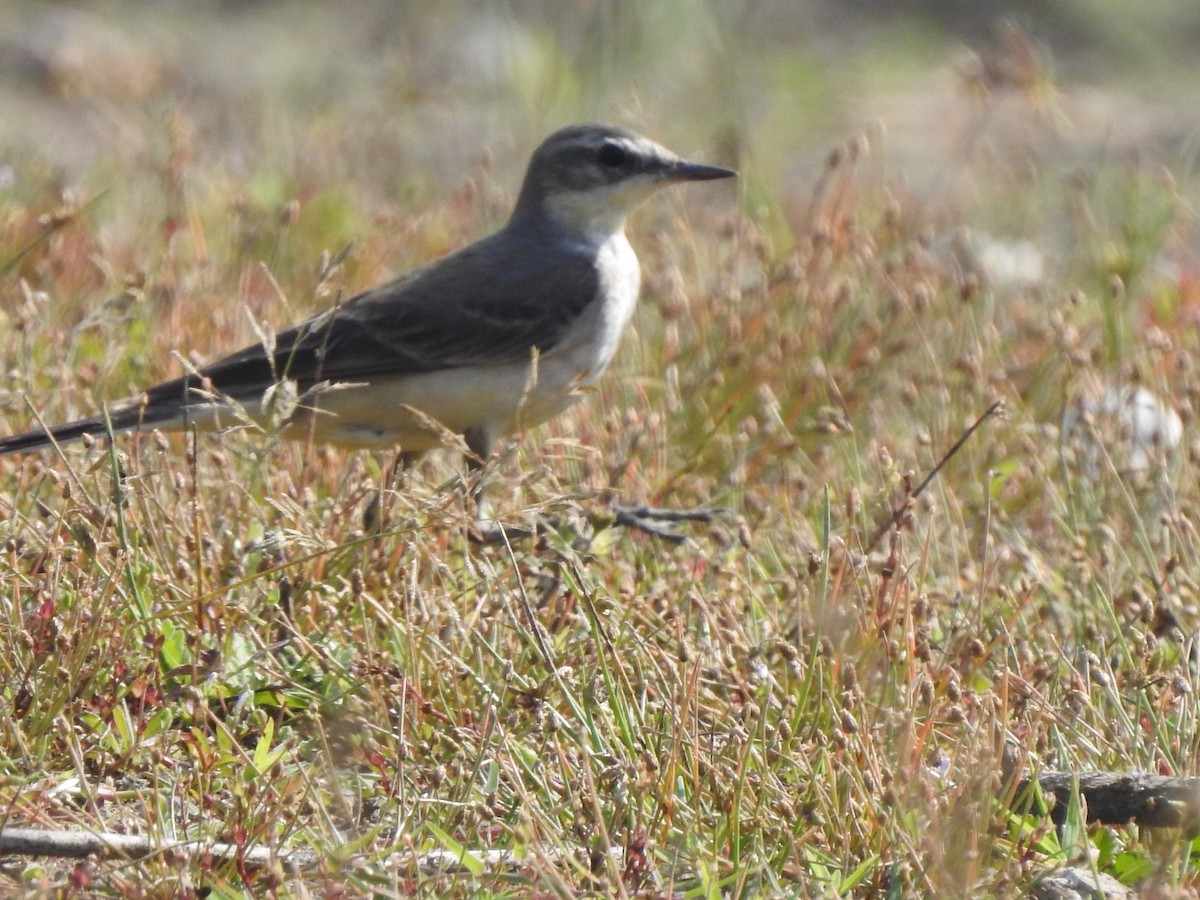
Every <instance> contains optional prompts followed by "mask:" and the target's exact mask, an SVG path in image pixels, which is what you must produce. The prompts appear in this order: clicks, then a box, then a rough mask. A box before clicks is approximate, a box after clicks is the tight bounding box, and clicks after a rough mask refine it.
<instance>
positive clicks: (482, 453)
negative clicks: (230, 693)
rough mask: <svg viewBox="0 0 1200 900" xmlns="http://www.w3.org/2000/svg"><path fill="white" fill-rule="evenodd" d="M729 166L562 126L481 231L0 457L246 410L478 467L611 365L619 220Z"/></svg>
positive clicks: (195, 423)
mask: <svg viewBox="0 0 1200 900" xmlns="http://www.w3.org/2000/svg"><path fill="white" fill-rule="evenodd" d="M736 174H737V173H736V172H735V171H734V170H732V169H728V168H725V167H722V166H715V165H707V164H702V163H697V162H689V161H687V160H685V159H682V158H681V157H679V156H677V155H676V154H674V153H672V152H671V151H669V150H667V149H666V148H665V147H663V146H661V145H660V144H658V143H655V142H654V141H652V140H650V139H649V138H646V137H643V136H641V135H639V134H637V133H635V132H633V131H630V130H627V129H624V128H620V127H616V126H611V125H604V124H594V123H589V124H578V125H571V126H567V127H564V128H561V129H560V130H557V131H555V132H554V133H553V134H551V135H550V136H549V137H547V138H546V139H545V140H544V141H543V142H542V143H541V144H540V145H539V146H538V147H537V149H536V150H535V151H534V152H533V155H532V157H531V159H530V162H529V165H528V168H527V169H526V172H525V177H524V180H523V182H522V184H521V188H520V191H519V193H518V195H517V200H516V204H515V207H514V209H513V212H512V215H511V217H510V218H509V219H508V221H507V223H506V224H505V225H504V226H503V227H501V228H500V229H499V230H498V231H496V232H494V233H493V234H491V235H489V236H487V237H484V238H482V239H480V240H478V241H476V242H475V243H472V244H469V245H467V246H465V247H462V248H461V249H458V250H456V251H454V252H451V253H449V254H448V255H446V256H443V257H441V258H440V259H436V260H434V261H432V262H429V263H426V264H425V265H423V266H420V267H418V268H416V269H414V270H412V271H410V272H408V273H407V274H404V275H401V276H400V277H398V278H396V279H395V280H393V281H390V282H387V283H385V284H382V285H380V286H378V287H374V288H372V289H369V290H366V291H364V292H363V293H360V294H358V295H357V296H354V297H352V298H350V299H348V300H345V301H344V302H340V303H337V304H336V305H334V306H332V307H331V308H329V309H326V310H325V311H323V312H320V313H319V314H317V315H315V316H313V317H312V318H310V319H308V320H307V321H304V322H302V323H301V324H299V325H296V326H294V327H292V328H289V329H287V330H285V331H282V332H280V333H279V334H277V335H276V336H275V338H274V340H273V341H264V342H260V343H259V344H255V345H252V346H249V347H246V348H245V349H243V350H240V351H238V352H236V353H233V354H231V355H228V356H225V357H224V358H220V359H218V360H216V361H215V362H212V363H210V364H208V365H205V366H201V367H199V368H197V369H193V370H192V371H190V372H188V373H187V374H184V375H182V376H181V377H178V378H175V379H173V380H170V381H166V382H163V383H162V384H157V385H154V386H153V387H149V388H147V389H145V390H144V391H142V392H141V394H140V395H139V396H136V397H134V398H132V399H130V400H127V401H125V402H122V403H120V404H118V405H116V406H114V407H112V408H110V409H107V410H106V411H105V412H103V413H102V414H99V415H94V416H91V417H88V418H83V419H79V420H76V421H72V422H67V423H65V424H61V425H54V426H52V427H49V428H46V429H35V430H32V431H27V432H24V433H21V434H14V435H12V436H10V437H4V438H0V455H7V454H13V453H25V452H30V451H35V450H39V449H43V448H46V447H50V446H57V445H62V444H67V443H70V442H73V441H78V440H81V439H83V438H84V436H85V435H92V436H96V437H102V436H105V435H109V434H112V435H115V434H118V433H120V432H126V431H138V430H151V429H159V430H162V431H190V430H192V429H195V430H199V431H215V430H221V429H223V428H227V427H229V426H230V425H235V424H238V423H243V422H244V421H245V419H246V418H247V417H248V418H249V419H251V420H253V421H255V422H256V423H258V424H267V423H273V425H274V426H276V427H278V428H279V431H280V434H281V435H282V436H283V437H284V438H295V439H302V440H309V439H311V440H312V441H314V442H316V443H327V444H331V445H335V446H342V447H348V448H360V449H363V448H365V449H373V450H383V449H397V450H399V451H400V453H401V455H402V458H403V459H404V460H406V461H408V460H411V459H413V458H415V457H417V456H419V455H421V454H423V453H424V452H426V451H429V450H432V449H435V448H437V447H441V446H445V445H446V444H447V439H448V437H451V436H454V435H457V436H460V437H461V439H462V440H463V441H464V442H465V447H466V449H467V450H468V451H469V454H470V455H469V456H468V461H469V462H473V464H475V465H480V464H481V463H482V462H485V461H486V460H487V459H488V458H489V456H490V455H491V452H492V449H493V446H494V445H495V443H496V442H497V441H498V440H499V439H501V438H503V437H505V436H508V435H511V434H514V433H517V432H521V431H524V430H525V429H528V428H531V427H533V426H535V425H538V424H541V423H542V422H545V421H547V420H548V419H550V418H552V417H554V416H556V415H558V414H559V413H561V412H562V411H563V410H565V409H567V408H568V407H569V406H571V405H572V404H573V403H574V402H576V401H577V400H578V399H579V398H580V397H581V396H582V395H583V394H585V393H586V392H588V391H589V390H590V389H591V388H593V387H594V386H595V385H596V383H597V381H598V379H599V378H600V376H601V374H602V373H603V372H604V371H605V369H606V368H607V367H608V365H609V363H610V362H611V361H612V358H613V355H614V353H615V352H616V350H617V347H618V344H619V341H620V338H621V335H622V333H623V332H624V331H625V330H626V326H627V325H628V324H629V321H630V318H631V316H632V314H633V311H634V308H635V304H636V301H637V297H638V293H639V290H640V277H641V273H640V267H639V264H638V259H637V256H636V255H635V253H634V251H633V248H632V246H631V245H630V243H629V241H628V239H627V237H626V235H625V222H626V219H627V217H628V216H629V215H630V213H631V212H633V210H634V209H635V208H636V207H638V206H639V205H640V204H641V203H642V202H643V201H644V200H646V199H647V198H649V197H650V196H651V195H652V194H654V193H656V192H657V191H658V190H659V189H661V188H664V187H667V186H669V185H673V184H678V183H683V182H692V181H712V180H717V179H724V178H731V177H734V176H736ZM477 499H478V498H477ZM481 506H482V504H481ZM481 515H482V513H481Z"/></svg>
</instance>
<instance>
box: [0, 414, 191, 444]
mask: <svg viewBox="0 0 1200 900" xmlns="http://www.w3.org/2000/svg"><path fill="white" fill-rule="evenodd" d="M172 407H173V408H171V409H167V408H166V407H165V405H160V407H159V409H158V410H155V409H153V407H150V406H123V407H119V408H117V409H114V410H110V411H109V414H108V419H107V420H105V417H104V416H92V417H90V418H87V419H78V420H76V421H74V422H67V423H66V424H63V425H55V426H54V427H52V428H51V429H50V430H49V431H42V430H41V429H36V430H34V431H26V432H23V433H21V434H14V435H12V436H11V437H6V438H0V456H7V455H8V454H10V453H27V452H30V451H32V450H42V449H44V448H46V447H50V446H52V445H54V444H72V443H74V442H76V441H78V440H81V439H82V438H83V436H84V435H85V434H90V435H92V436H93V437H98V438H99V437H104V436H105V435H107V434H108V433H109V431H110V430H111V431H112V433H113V434H119V433H120V432H123V431H133V430H136V429H141V428H145V429H150V428H155V427H157V426H159V425H163V424H166V423H168V422H172V421H174V420H177V419H178V418H179V406H178V404H172Z"/></svg>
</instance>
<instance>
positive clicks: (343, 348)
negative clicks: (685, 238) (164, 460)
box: [146, 231, 600, 406]
mask: <svg viewBox="0 0 1200 900" xmlns="http://www.w3.org/2000/svg"><path fill="white" fill-rule="evenodd" d="M551 248H553V249H551ZM599 286H600V282H599V275H598V273H597V271H596V265H595V255H594V253H593V252H591V251H590V250H588V249H587V248H583V247H570V248H564V247H558V248H554V247H553V244H547V242H544V241H539V240H536V239H534V238H532V237H529V238H522V237H514V236H512V235H509V234H508V233H506V232H504V231H501V232H498V233H497V234H494V235H492V236H491V237H489V238H485V239H483V240H481V241H479V242H477V243H475V244H472V245H470V246H468V247H465V248H463V249H462V250H459V251H457V252H456V253H452V254H451V255H449V256H447V257H444V258H442V259H440V260H437V261H435V262H433V263H430V264H429V265H427V266H424V267H422V268H419V269H416V270H414V271H413V272H410V273H409V274H408V275H406V276H403V277H401V278H399V279H397V280H396V281H393V282H390V283H388V284H385V285H381V286H380V287H378V288H375V289H374V290H370V291H367V292H366V293H363V294H359V295H358V296H357V297H354V298H353V299H352V300H349V301H347V302H346V303H344V304H342V305H341V306H338V307H335V308H333V309H331V310H328V311H326V312H325V313H322V314H321V315H318V316H316V317H314V318H313V319H310V320H309V321H308V322H305V323H304V324H302V325H299V326H297V327H295V328H292V329H290V330H288V331H285V332H283V333H281V334H279V335H278V336H277V338H276V346H275V350H274V352H273V353H272V354H270V355H268V354H267V353H266V352H265V350H264V349H263V348H262V347H261V346H255V347H248V348H246V349H245V350H243V351H241V352H240V353H235V354H233V355H232V356H228V357H226V358H225V359H222V360H219V361H217V362H215V363H213V364H211V365H209V366H206V367H205V368H203V369H201V370H200V378H199V379H198V378H197V377H196V376H194V375H189V376H185V377H184V378H180V379H176V380H175V381H172V382H168V383H166V384H162V385H158V386H157V387H154V388H151V389H150V390H149V391H147V392H146V394H147V399H148V401H149V403H150V405H151V406H153V405H155V404H156V402H170V403H178V402H179V401H180V400H181V398H182V397H183V396H186V395H190V396H187V400H190V401H193V402H194V400H195V395H194V389H196V388H199V387H201V385H202V384H204V383H205V382H208V383H211V385H212V387H213V389H215V390H216V391H217V392H218V393H220V394H224V395H227V396H231V397H234V398H236V399H239V400H241V399H247V398H252V397H253V398H257V397H258V396H259V395H260V394H261V393H262V391H264V390H266V389H267V388H268V387H270V386H271V385H272V384H274V383H276V382H277V381H279V380H280V379H283V378H287V379H289V380H292V381H295V382H297V384H298V386H299V388H300V389H301V390H304V389H305V388H307V387H311V386H312V385H314V384H317V383H319V382H322V381H332V382H338V381H343V382H345V381H355V380H363V379H367V378H370V377H372V376H378V375H405V374H413V373H419V372H431V371H437V370H440V369H451V368H458V367H462V366H469V365H492V364H502V363H506V362H526V361H528V360H529V358H530V356H531V354H532V352H533V350H534V349H536V350H537V351H538V352H539V353H546V352H547V351H549V350H551V349H552V348H553V347H554V346H555V345H556V344H558V342H559V341H560V340H562V338H563V335H564V334H565V333H566V332H567V330H568V329H569V328H570V326H571V324H572V323H573V322H574V321H575V320H576V319H577V318H578V317H579V315H580V314H581V313H582V312H583V311H584V309H586V308H587V307H588V306H589V305H590V304H591V303H592V302H594V301H595V300H596V298H597V295H598V293H599ZM185 402H187V401H186V400H185Z"/></svg>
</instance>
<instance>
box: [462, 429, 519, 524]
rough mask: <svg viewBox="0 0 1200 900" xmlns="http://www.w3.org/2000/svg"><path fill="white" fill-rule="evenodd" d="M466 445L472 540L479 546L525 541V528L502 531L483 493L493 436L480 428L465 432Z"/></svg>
mask: <svg viewBox="0 0 1200 900" xmlns="http://www.w3.org/2000/svg"><path fill="white" fill-rule="evenodd" d="M463 439H464V440H465V441H466V442H467V449H468V450H469V451H470V453H468V454H467V469H468V470H469V471H470V473H471V476H472V481H473V482H474V483H473V485H472V487H471V498H472V499H473V500H474V501H475V527H474V528H473V529H472V531H471V534H470V537H471V540H473V541H476V542H478V543H480V544H504V543H507V542H508V541H509V540H512V539H513V538H524V537H528V536H529V535H530V534H531V533H532V532H530V531H528V530H526V529H524V528H514V527H512V526H508V527H505V526H504V525H501V524H500V523H499V522H498V521H496V520H495V519H494V518H492V511H491V504H489V503H488V500H487V497H486V496H485V494H484V492H483V474H482V473H483V469H484V467H485V466H487V463H488V460H489V459H490V458H491V454H492V436H491V435H490V434H488V433H487V432H486V431H485V430H484V429H482V428H468V429H467V430H466V432H464V433H463Z"/></svg>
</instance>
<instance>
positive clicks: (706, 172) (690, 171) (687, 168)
mask: <svg viewBox="0 0 1200 900" xmlns="http://www.w3.org/2000/svg"><path fill="white" fill-rule="evenodd" d="M665 174H666V176H667V178H669V179H670V180H671V181H715V180H716V179H718V178H734V177H736V175H737V172H735V171H734V170H733V169H726V168H724V167H723V166H706V165H704V164H703V163H694V162H688V161H687V160H685V159H681V160H679V161H678V162H676V163H674V164H673V165H671V166H668V167H667V171H666V173H665Z"/></svg>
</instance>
